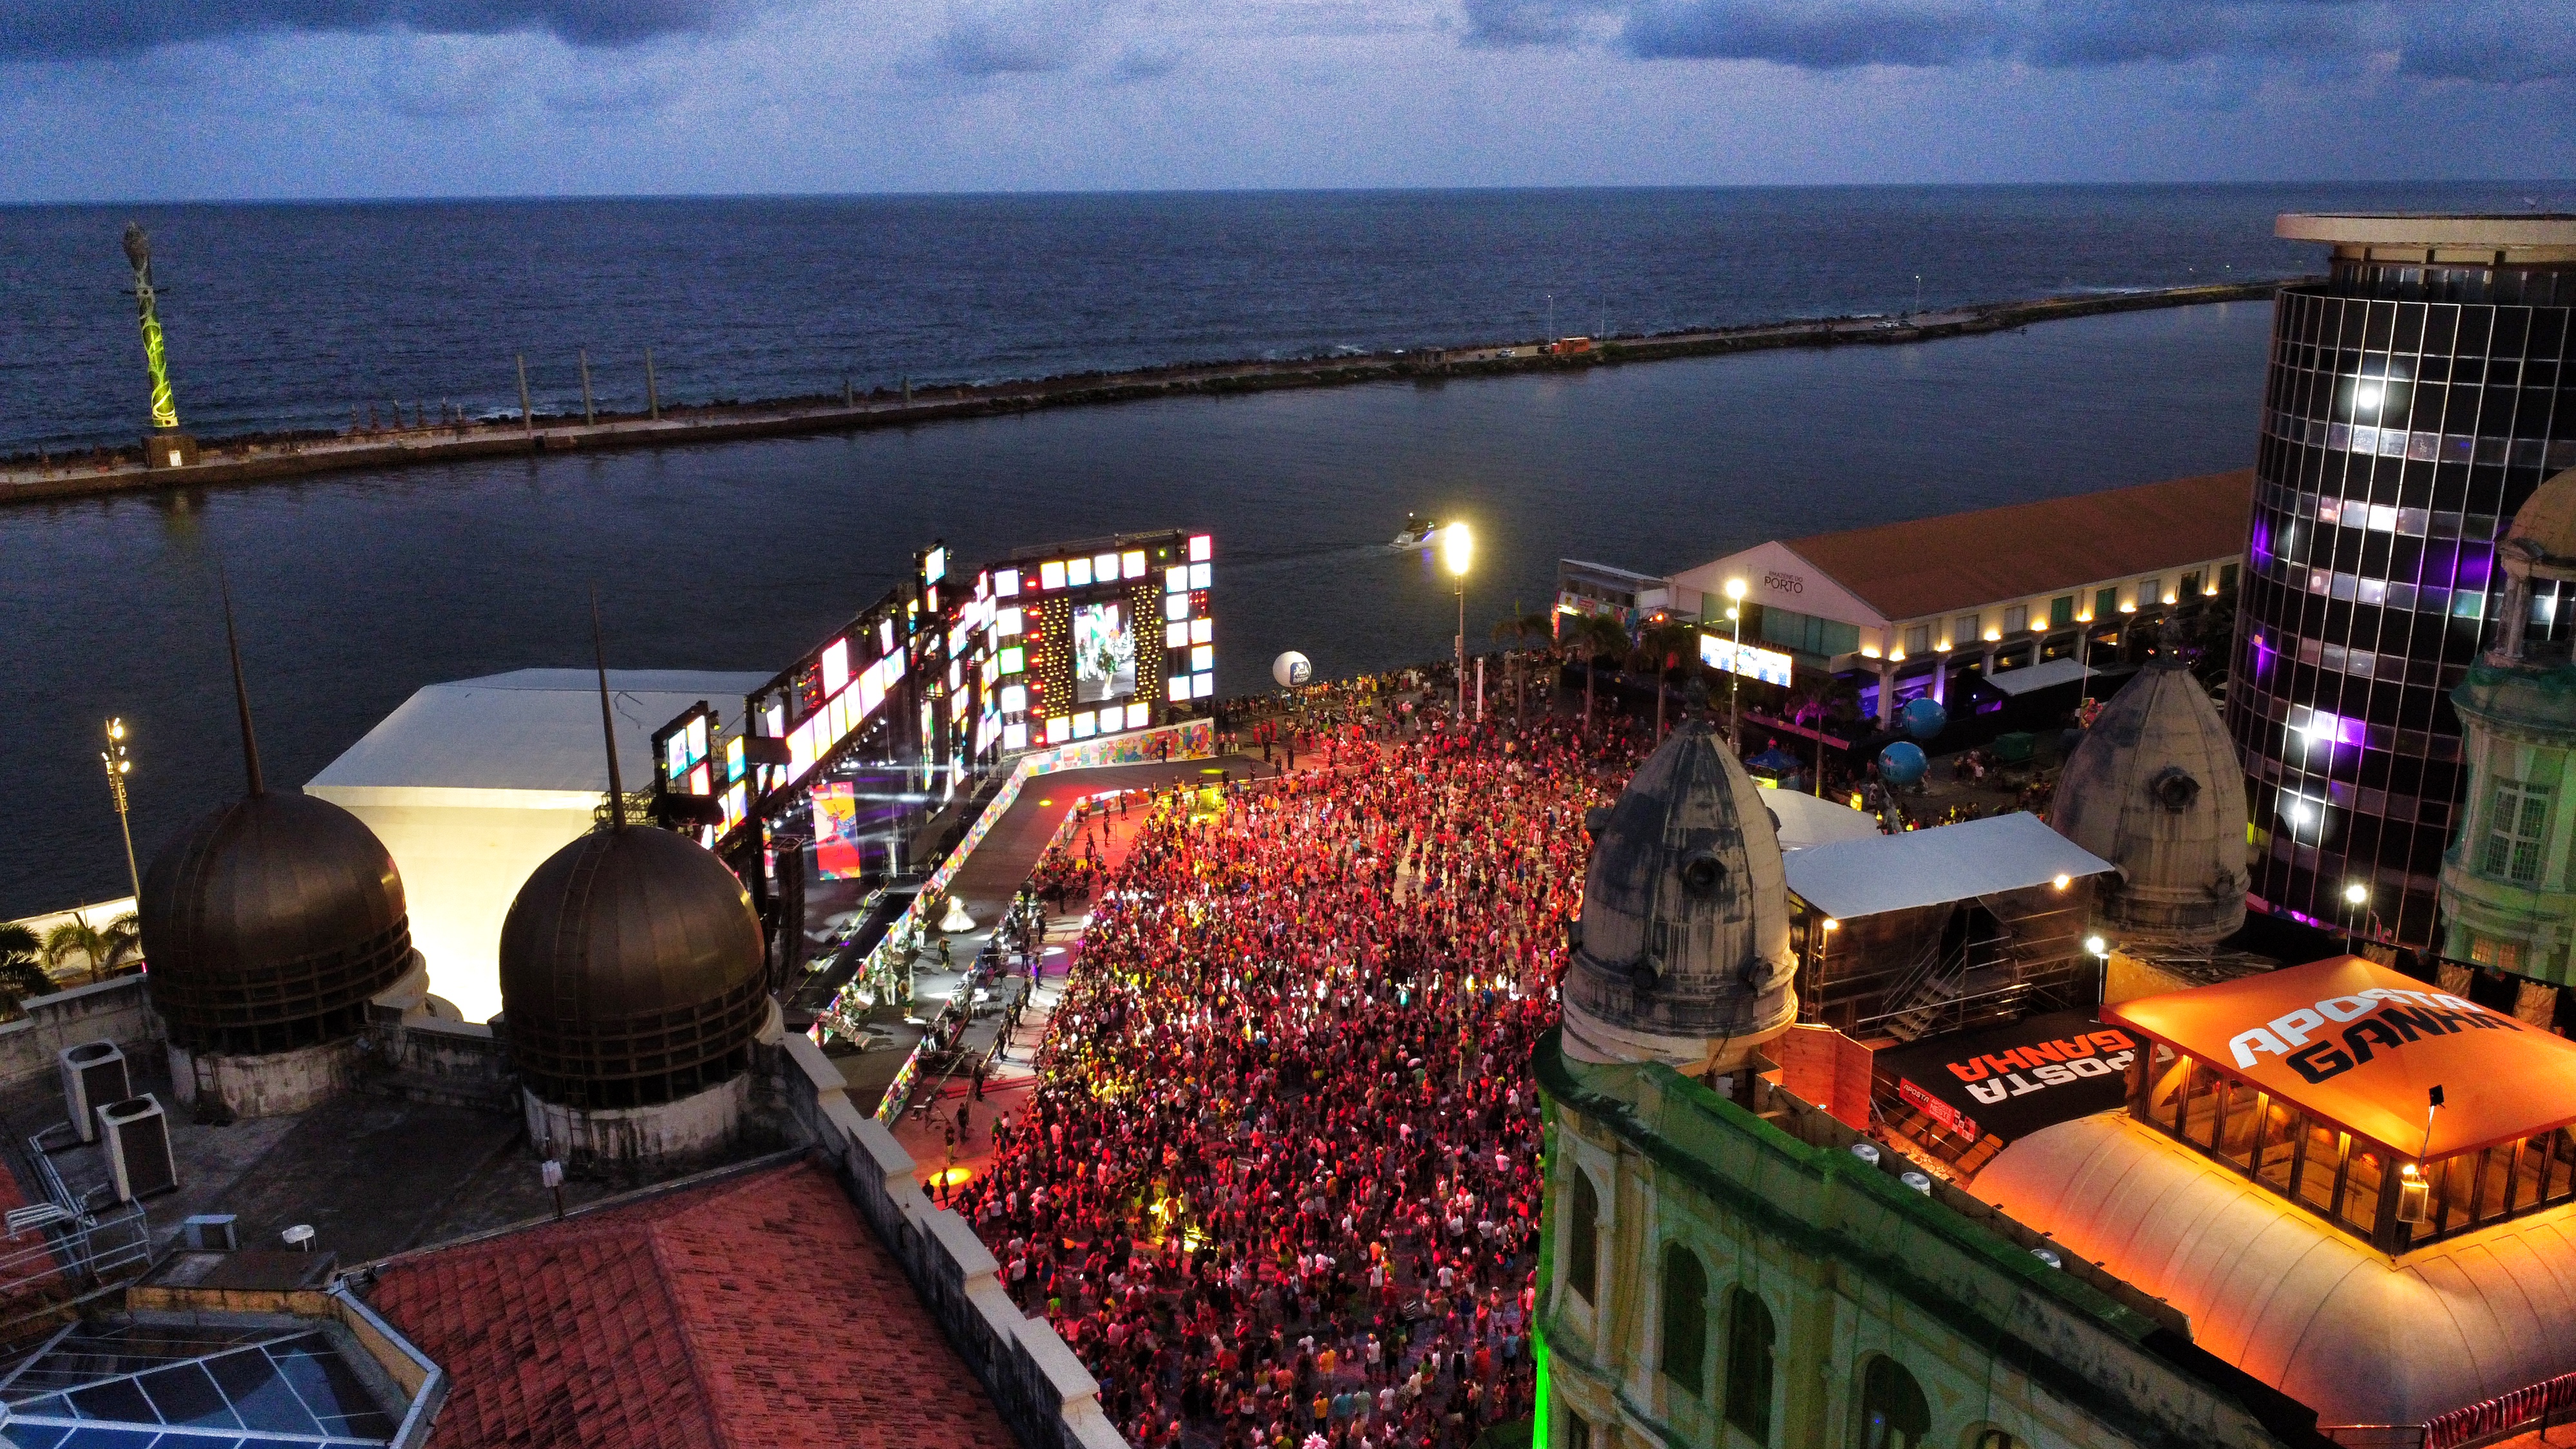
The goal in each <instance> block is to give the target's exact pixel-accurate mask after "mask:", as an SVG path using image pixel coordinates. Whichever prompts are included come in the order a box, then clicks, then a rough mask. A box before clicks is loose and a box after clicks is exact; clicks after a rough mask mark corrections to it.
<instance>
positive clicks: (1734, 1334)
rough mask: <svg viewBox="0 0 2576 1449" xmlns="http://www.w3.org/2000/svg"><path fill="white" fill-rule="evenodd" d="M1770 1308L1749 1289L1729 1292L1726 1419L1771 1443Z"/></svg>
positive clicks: (1727, 1311) (1739, 1429)
mask: <svg viewBox="0 0 2576 1449" xmlns="http://www.w3.org/2000/svg"><path fill="white" fill-rule="evenodd" d="M1771 1346H1772V1334H1771V1310H1770V1309H1768V1308H1765V1307H1763V1306H1762V1300H1761V1299H1759V1298H1756V1297H1755V1296H1753V1292H1752V1290H1751V1289H1748V1288H1738V1289H1736V1290H1735V1291H1734V1292H1732V1293H1729V1294H1727V1295H1726V1422H1728V1423H1730V1424H1732V1425H1734V1426H1735V1427H1736V1429H1737V1430H1738V1431H1739V1432H1741V1433H1744V1434H1747V1435H1750V1436H1752V1439H1753V1442H1754V1443H1756V1444H1769V1443H1770V1442H1771V1353H1772V1347H1771Z"/></svg>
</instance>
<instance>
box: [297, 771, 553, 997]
mask: <svg viewBox="0 0 2576 1449" xmlns="http://www.w3.org/2000/svg"><path fill="white" fill-rule="evenodd" d="M306 793H308V794H313V795H318V796H321V797H322V798H323V799H326V800H329V801H331V802H332V803H333V804H335V805H339V806H341V807H343V808H345V809H346V810H348V811H349V812H350V813H351V814H353V815H355V816H357V817H358V818H359V819H360V820H363V821H365V822H366V824H367V828H368V829H370V830H373V831H374V832H376V838H377V839H379V840H381V841H383V842H384V843H385V849H386V850H388V851H391V852H392V853H393V858H394V869H396V870H398V871H400V872H401V873H402V882H403V895H404V897H405V898H406V899H407V900H408V901H409V903H410V909H411V943H412V946H413V947H414V948H415V949H417V950H418V951H419V952H420V954H421V958H422V959H423V960H425V961H427V962H428V963H429V989H430V990H431V991H432V992H435V993H436V994H437V995H439V996H441V997H443V998H445V999H446V1000H448V1001H451V1002H453V1003H455V1005H456V1009H457V1011H458V1012H459V1013H460V1014H461V1015H463V1016H464V1018H465V1019H466V1020H467V1021H489V1020H491V1019H492V1018H493V1017H494V1016H497V1015H499V1014H500V1011H501V954H500V953H501V922H502V920H503V918H505V917H507V916H508V915H509V913H510V902H511V901H512V900H513V899H515V898H516V897H517V896H518V894H519V887H520V886H522V885H524V884H526V883H527V879H528V876H529V875H530V873H532V872H533V871H535V870H536V868H537V867H538V866H539V865H541V864H543V863H544V861H545V859H546V857H547V856H550V855H552V854H554V853H555V852H556V851H557V850H560V849H562V848H563V847H564V846H566V845H568V844H570V843H571V842H572V841H574V840H576V839H579V838H580V837H581V836H582V835H583V834H585V833H587V832H588V831H589V829H590V821H591V813H592V811H594V810H595V809H597V808H598V805H599V800H600V797H599V796H597V795H583V794H571V793H562V794H558V793H552V792H540V791H533V790H530V791H502V790H397V789H392V788H387V787H342V788H334V787H329V786H323V787H307V791H306Z"/></svg>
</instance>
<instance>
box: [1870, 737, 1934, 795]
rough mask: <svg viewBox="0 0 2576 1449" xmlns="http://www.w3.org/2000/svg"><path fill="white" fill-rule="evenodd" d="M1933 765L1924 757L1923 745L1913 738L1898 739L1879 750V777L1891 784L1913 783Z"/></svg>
mask: <svg viewBox="0 0 2576 1449" xmlns="http://www.w3.org/2000/svg"><path fill="white" fill-rule="evenodd" d="M1931 765H1932V762H1931V761H1929V760H1927V759H1925V758H1923V747H1922V746H1921V745H1918V744H1916V743H1914V742H1913V741H1912V740H1898V741H1897V742H1896V743H1894V744H1892V745H1889V746H1888V747H1887V748H1886V749H1883V750H1881V751H1879V752H1878V777H1879V778H1880V779H1882V780H1885V781H1886V782H1887V783H1889V784H1891V785H1911V784H1913V783H1914V782H1915V781H1917V780H1920V779H1922V778H1923V772H1924V771H1925V770H1927V769H1930V768H1931Z"/></svg>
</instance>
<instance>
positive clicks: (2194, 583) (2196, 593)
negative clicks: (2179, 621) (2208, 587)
mask: <svg viewBox="0 0 2576 1449" xmlns="http://www.w3.org/2000/svg"><path fill="white" fill-rule="evenodd" d="M2182 597H2184V598H2185V599H2196V598H2198V597H2200V570H2198V569H2194V570H2192V571H2191V572H2190V573H2187V574H2184V575H2183V576H2182Z"/></svg>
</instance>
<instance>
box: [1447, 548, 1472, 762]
mask: <svg viewBox="0 0 2576 1449" xmlns="http://www.w3.org/2000/svg"><path fill="white" fill-rule="evenodd" d="M1475 553H1476V539H1475V535H1473V534H1471V533H1469V532H1468V531H1467V525H1465V524H1463V523H1453V524H1450V525H1449V526H1448V527H1447V528H1444V529H1442V530H1440V557H1441V561H1442V562H1444V563H1446V564H1448V566H1449V577H1450V578H1451V579H1452V580H1453V581H1455V582H1454V590H1453V591H1454V592H1455V593H1456V594H1457V595H1458V637H1457V639H1456V640H1454V641H1453V642H1454V643H1455V644H1456V645H1457V650H1458V720H1459V722H1460V723H1461V724H1464V723H1465V722H1466V719H1467V564H1468V562H1469V560H1471V559H1473V558H1474V557H1475Z"/></svg>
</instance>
